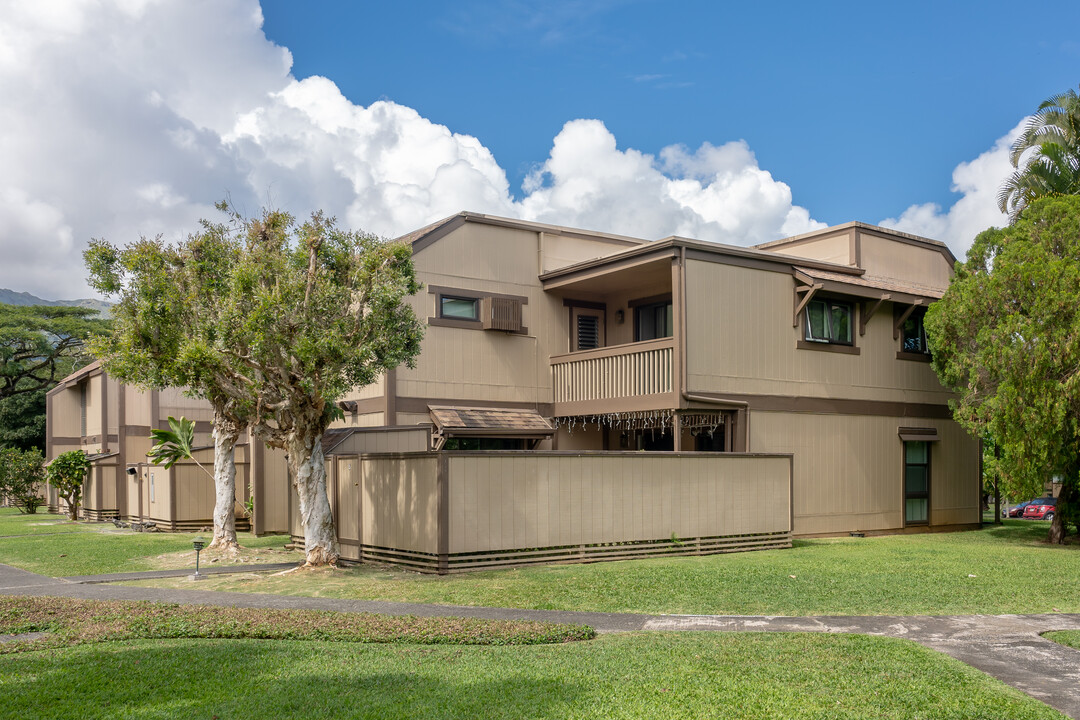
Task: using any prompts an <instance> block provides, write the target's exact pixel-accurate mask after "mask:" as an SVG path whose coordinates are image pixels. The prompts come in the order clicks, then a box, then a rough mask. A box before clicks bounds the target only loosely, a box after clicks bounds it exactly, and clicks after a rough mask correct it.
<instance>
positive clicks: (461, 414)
mask: <svg viewBox="0 0 1080 720" xmlns="http://www.w3.org/2000/svg"><path fill="white" fill-rule="evenodd" d="M428 409H429V410H430V412H431V419H432V421H434V423H435V431H436V433H438V434H439V435H442V436H443V437H465V436H475V437H519V438H545V437H548V436H550V435H554V434H555V430H554V428H552V427H551V424H550V423H549V422H548V421H547V420H545V419H544V418H543V417H542V416H541V415H540V413H538V412H537V411H536V410H534V409H531V408H527V409H526V408H485V407H447V406H442V405H429V406H428Z"/></svg>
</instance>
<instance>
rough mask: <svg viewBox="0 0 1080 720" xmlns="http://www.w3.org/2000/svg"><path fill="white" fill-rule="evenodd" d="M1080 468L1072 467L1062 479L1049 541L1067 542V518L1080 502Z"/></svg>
mask: <svg viewBox="0 0 1080 720" xmlns="http://www.w3.org/2000/svg"><path fill="white" fill-rule="evenodd" d="M1078 470H1080V468H1077V467H1071V468H1069V469H1068V470H1067V471H1066V472H1065V476H1064V477H1063V478H1062V479H1061V494H1060V495H1058V499H1057V505H1056V506H1055V507H1054V519H1053V520H1052V521H1051V522H1050V536H1049V537H1048V538H1047V540H1048V541H1049V542H1052V543H1056V544H1059V545H1060V544H1061V543H1063V542H1065V533H1066V531H1067V528H1066V526H1065V518H1066V517H1067V516H1071V514H1072V512H1073V510H1074V508H1076V506H1077V504H1078V503H1080V487H1077V484H1078V479H1077V471H1078Z"/></svg>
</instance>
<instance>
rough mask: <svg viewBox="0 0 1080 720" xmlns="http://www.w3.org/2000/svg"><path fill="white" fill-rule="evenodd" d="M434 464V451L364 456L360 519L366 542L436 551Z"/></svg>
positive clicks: (436, 515)
mask: <svg viewBox="0 0 1080 720" xmlns="http://www.w3.org/2000/svg"><path fill="white" fill-rule="evenodd" d="M437 464H438V460H437V457H436V456H435V455H434V454H428V455H425V456H412V457H382V458H365V459H364V462H363V467H362V473H363V480H362V483H363V484H362V493H361V499H360V502H361V509H360V510H361V521H360V522H361V532H362V533H363V538H362V539H363V543H364V544H365V545H373V546H376V547H383V548H394V549H397V550H406V551H412V552H426V553H434V552H435V551H436V544H437V541H438V494H437V487H436V484H437V474H438V473H437ZM345 512H350V510H346V511H345Z"/></svg>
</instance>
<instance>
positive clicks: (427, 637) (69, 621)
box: [0, 596, 596, 654]
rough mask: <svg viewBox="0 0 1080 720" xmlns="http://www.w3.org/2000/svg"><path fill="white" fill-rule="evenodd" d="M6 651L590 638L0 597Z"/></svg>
mask: <svg viewBox="0 0 1080 720" xmlns="http://www.w3.org/2000/svg"><path fill="white" fill-rule="evenodd" d="M25 633H46V636H45V637H41V638H31V639H22V640H14V641H11V642H7V643H2V644H0V654H6V653H15V652H28V651H34V650H39V649H42V648H52V647H63V646H67V645H81V644H83V643H88V642H104V641H108V640H145V639H151V638H153V639H165V638H231V639H260V640H332V641H334V642H367V643H414V644H415V643H420V644H425V645H536V644H541V643H560V642H571V641H575V640H590V639H592V638H593V637H595V635H596V633H595V632H594V631H593V630H592V628H589V627H586V626H584V625H564V624H556V623H544V622H531V621H516V620H515V621H506V620H480V619H476V618H421V617H413V616H397V617H395V616H390V615H376V614H374V613H339V612H325V611H318V610H266V609H253V608H232V607H213V608H211V607H205V606H199V605H173V604H163V603H149V602H105V601H95V600H76V599H72V598H58V597H4V596H0V634H10V635H17V634H25Z"/></svg>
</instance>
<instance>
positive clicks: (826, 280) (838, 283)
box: [792, 266, 944, 305]
mask: <svg viewBox="0 0 1080 720" xmlns="http://www.w3.org/2000/svg"><path fill="white" fill-rule="evenodd" d="M792 275H793V276H794V277H795V281H796V282H798V283H800V284H802V285H818V286H820V289H821V290H824V291H825V292H832V293H838V294H841V295H850V296H853V297H860V298H866V299H868V300H881V299H888V300H892V301H893V302H896V303H903V304H908V305H910V304H914V303H916V302H918V301H922V302H926V301H933V300H940V299H941V296H942V295H943V294H944V291H942V290H940V289H938V288H932V287H928V286H924V285H912V284H905V283H900V282H896V281H890V280H887V279H883V278H872V277H866V276H861V277H860V276H854V275H846V274H841V273H835V272H830V271H827V270H820V269H817V268H810V267H804V266H797V267H793V268H792Z"/></svg>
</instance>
